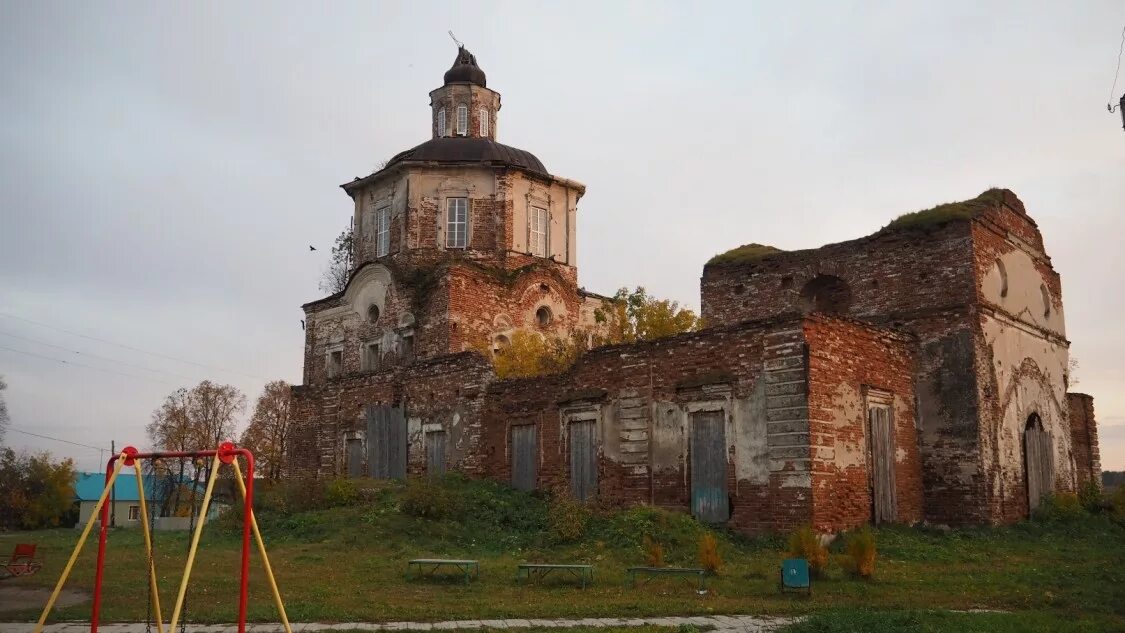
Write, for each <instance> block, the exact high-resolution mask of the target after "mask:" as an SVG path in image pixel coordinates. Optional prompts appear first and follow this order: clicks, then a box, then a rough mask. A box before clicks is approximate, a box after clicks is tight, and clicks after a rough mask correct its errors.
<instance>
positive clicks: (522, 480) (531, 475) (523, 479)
mask: <svg viewBox="0 0 1125 633" xmlns="http://www.w3.org/2000/svg"><path fill="white" fill-rule="evenodd" d="M511 433H512V486H513V487H515V488H517V489H519V490H535V483H536V479H537V478H538V475H539V450H538V443H537V442H536V432H535V425H534V424H524V425H521V426H513V427H512V431H511Z"/></svg>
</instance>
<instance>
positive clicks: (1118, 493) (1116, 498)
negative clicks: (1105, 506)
mask: <svg viewBox="0 0 1125 633" xmlns="http://www.w3.org/2000/svg"><path fill="white" fill-rule="evenodd" d="M1109 504H1110V506H1111V507H1112V510H1111V511H1110V513H1111V514H1112V516H1113V519H1114V520H1115V521H1118V522H1120V523H1125V485H1121V486H1118V487H1116V488H1114V489H1113V494H1111V495H1110V496H1109Z"/></svg>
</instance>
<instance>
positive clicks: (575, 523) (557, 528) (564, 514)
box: [547, 494, 590, 543]
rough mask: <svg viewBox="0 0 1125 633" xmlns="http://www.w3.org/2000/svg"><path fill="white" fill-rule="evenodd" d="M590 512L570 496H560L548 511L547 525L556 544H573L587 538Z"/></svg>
mask: <svg viewBox="0 0 1125 633" xmlns="http://www.w3.org/2000/svg"><path fill="white" fill-rule="evenodd" d="M589 522H590V510H589V508H587V507H586V506H585V505H584V504H582V503H580V502H578V501H577V500H575V499H574V498H573V497H571V496H570V495H568V494H560V495H558V496H556V497H555V498H554V499H553V500H552V501H551V505H550V507H549V508H548V509H547V525H548V529H549V530H550V532H551V538H552V540H554V541H555V542H556V543H573V542H575V541H580V540H582V537H584V536H586V526H587V525H588V524H589Z"/></svg>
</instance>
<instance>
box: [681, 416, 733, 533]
mask: <svg viewBox="0 0 1125 633" xmlns="http://www.w3.org/2000/svg"><path fill="white" fill-rule="evenodd" d="M723 417H724V416H723V412H722V411H699V412H696V413H692V414H691V513H692V514H693V515H695V518H697V519H699V520H700V521H705V522H708V523H721V522H723V521H726V520H727V519H729V518H730V505H729V503H730V499H729V497H728V496H727V442H726V425H725V423H724V421H723Z"/></svg>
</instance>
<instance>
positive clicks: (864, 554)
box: [842, 525, 875, 578]
mask: <svg viewBox="0 0 1125 633" xmlns="http://www.w3.org/2000/svg"><path fill="white" fill-rule="evenodd" d="M844 550H845V551H846V552H847V556H845V557H844V560H843V561H842V562H843V564H844V569H846V570H847V571H848V573H850V574H851V575H853V576H856V577H858V578H870V577H871V575H872V574H874V573H875V533H874V532H872V531H871V528H870V527H868V526H866V525H865V526H863V527H862V528H860V529H858V530H856V531H854V532H850V533H849V534H847V535H846V536H845V537H844Z"/></svg>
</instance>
